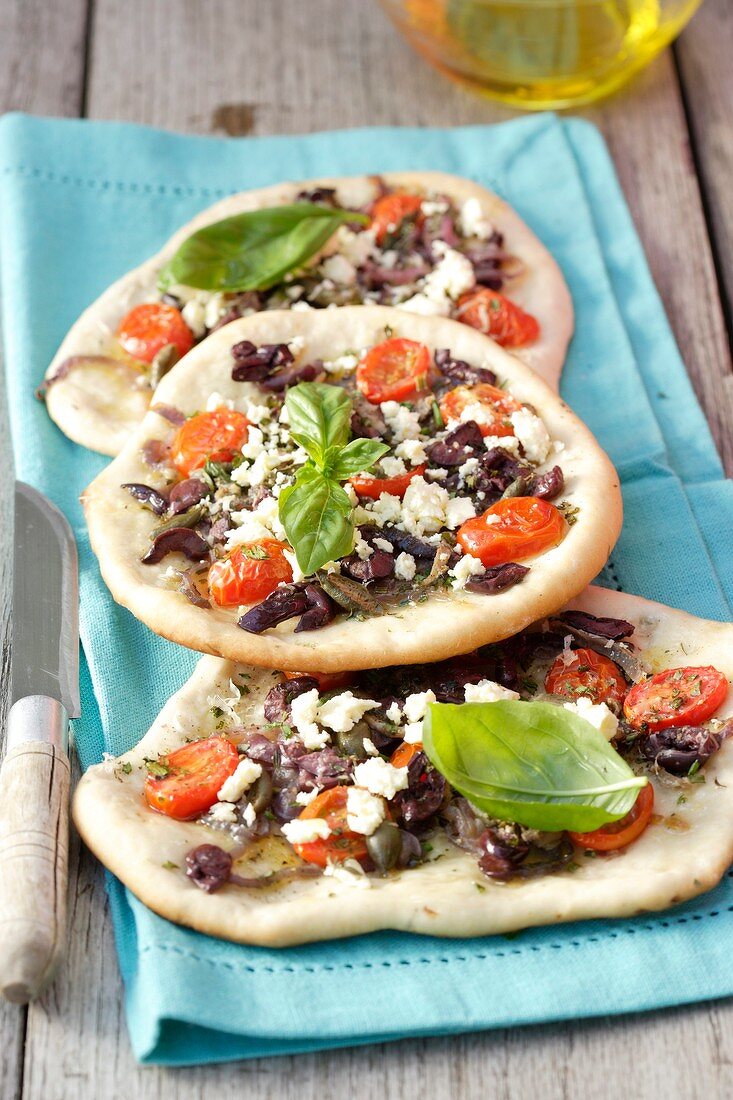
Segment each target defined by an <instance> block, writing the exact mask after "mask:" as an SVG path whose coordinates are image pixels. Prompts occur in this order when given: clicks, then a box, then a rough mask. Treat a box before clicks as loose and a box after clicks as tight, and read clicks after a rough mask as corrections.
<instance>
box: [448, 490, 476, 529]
mask: <svg viewBox="0 0 733 1100" xmlns="http://www.w3.org/2000/svg"><path fill="white" fill-rule="evenodd" d="M475 515H476V509H475V508H474V506H473V501H471V500H470V499H469V498H468V497H452V498H451V499H450V500H449V501H448V503H447V505H446V508H445V525H446V527H447V528H448V529H449V530H450V531H455V529H456V527H460V526H461V524H462V523H465V522H466V520H467V519H473V517H474V516H475Z"/></svg>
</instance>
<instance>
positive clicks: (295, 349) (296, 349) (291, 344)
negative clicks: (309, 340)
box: [288, 336, 305, 359]
mask: <svg viewBox="0 0 733 1100" xmlns="http://www.w3.org/2000/svg"><path fill="white" fill-rule="evenodd" d="M304 347H305V336H293V337H292V338H291V339H290V340H288V348H289V349H290V351H291V353H292V355H293V357H294V358H295V359H297V358H298V356H299V355H300V353H301V352H302V350H303V348H304Z"/></svg>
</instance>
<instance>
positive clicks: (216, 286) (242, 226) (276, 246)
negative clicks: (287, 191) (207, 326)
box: [158, 202, 369, 291]
mask: <svg viewBox="0 0 733 1100" xmlns="http://www.w3.org/2000/svg"><path fill="white" fill-rule="evenodd" d="M347 222H360V223H362V224H365V225H366V224H368V222H369V219H368V218H367V217H366V216H365V215H364V214H355V213H354V212H353V211H352V210H334V209H333V208H332V207H329V206H318V205H317V204H316V203H310V202H297V203H292V204H291V205H289V206H273V207H269V208H267V209H265V210H247V211H245V212H244V213H243V214H235V215H234V216H233V217H231V218H224V219H223V220H222V221H219V222H214V224H213V225H205V226H204V227H203V228H202V229H198V230H197V231H196V232H195V233H192V234H191V236H190V237H188V238H187V239H186V240H185V241H184V242H183V244H182V245H181V246H180V247H179V249H178V251H177V252H176V253H175V255H174V256H173V257H172V258H171V259H170V260H169V261H168V263H167V264H165V266H164V267H163V268H162V269H161V271H160V274H159V275H158V287H159V289H160V290H168V289H169V288H170V287H172V286H176V285H178V284H182V285H183V286H191V287H196V288H198V289H199V290H213V291H235V290H268V289H269V288H270V287H271V286H275V284H276V283H279V282H281V281H282V279H283V278H284V277H285V276H286V275H287V274H289V273H290V272H291V271H295V270H296V269H297V268H299V267H301V266H302V265H303V264H304V263H305V261H306V260H308V259H310V257H311V256H313V255H314V254H315V253H316V252H317V251H318V249H319V248H322V247H323V245H324V244H325V243H326V241H327V240H328V239H329V237H331V236H332V235H333V233H335V231H336V230H337V229H338V228H339V226H341V225H344V224H346V223H347Z"/></svg>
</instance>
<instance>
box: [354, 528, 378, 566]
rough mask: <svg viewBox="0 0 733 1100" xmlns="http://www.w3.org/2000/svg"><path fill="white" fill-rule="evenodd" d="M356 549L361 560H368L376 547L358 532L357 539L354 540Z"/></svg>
mask: <svg viewBox="0 0 733 1100" xmlns="http://www.w3.org/2000/svg"><path fill="white" fill-rule="evenodd" d="M354 551H355V553H356V556H357V557H358V558H359V559H360V560H361V561H366V560H367V558H370V557H371V556H372V554H373V553H374V548H373V547H371V546H370V545H369V543H368V542H367V541H366V539H364V538H362V537H361V535H359V534H357V536H356V541H355V542H354Z"/></svg>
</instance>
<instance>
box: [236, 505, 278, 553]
mask: <svg viewBox="0 0 733 1100" xmlns="http://www.w3.org/2000/svg"><path fill="white" fill-rule="evenodd" d="M240 514H241V513H240ZM252 514H253V515H254V516H255V517H256V518H257V519H258V520H259V521H260V522H261V523H264V524H265V526H266V527H269V528H270V530H271V531H272V533H273V535H274V536H275V538H276V539H279V540H280V541H281V542H285V541H286V539H287V535H286V534H285V528H284V527H283V525H282V523H281V522H280V512H279V509H278V502H277V498H276V497H275V496H269V497H265V498H264V499H263V500H261V501H260V503H259V504H258V505H257V507H256V508H255V510H254V512H253V513H252Z"/></svg>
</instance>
